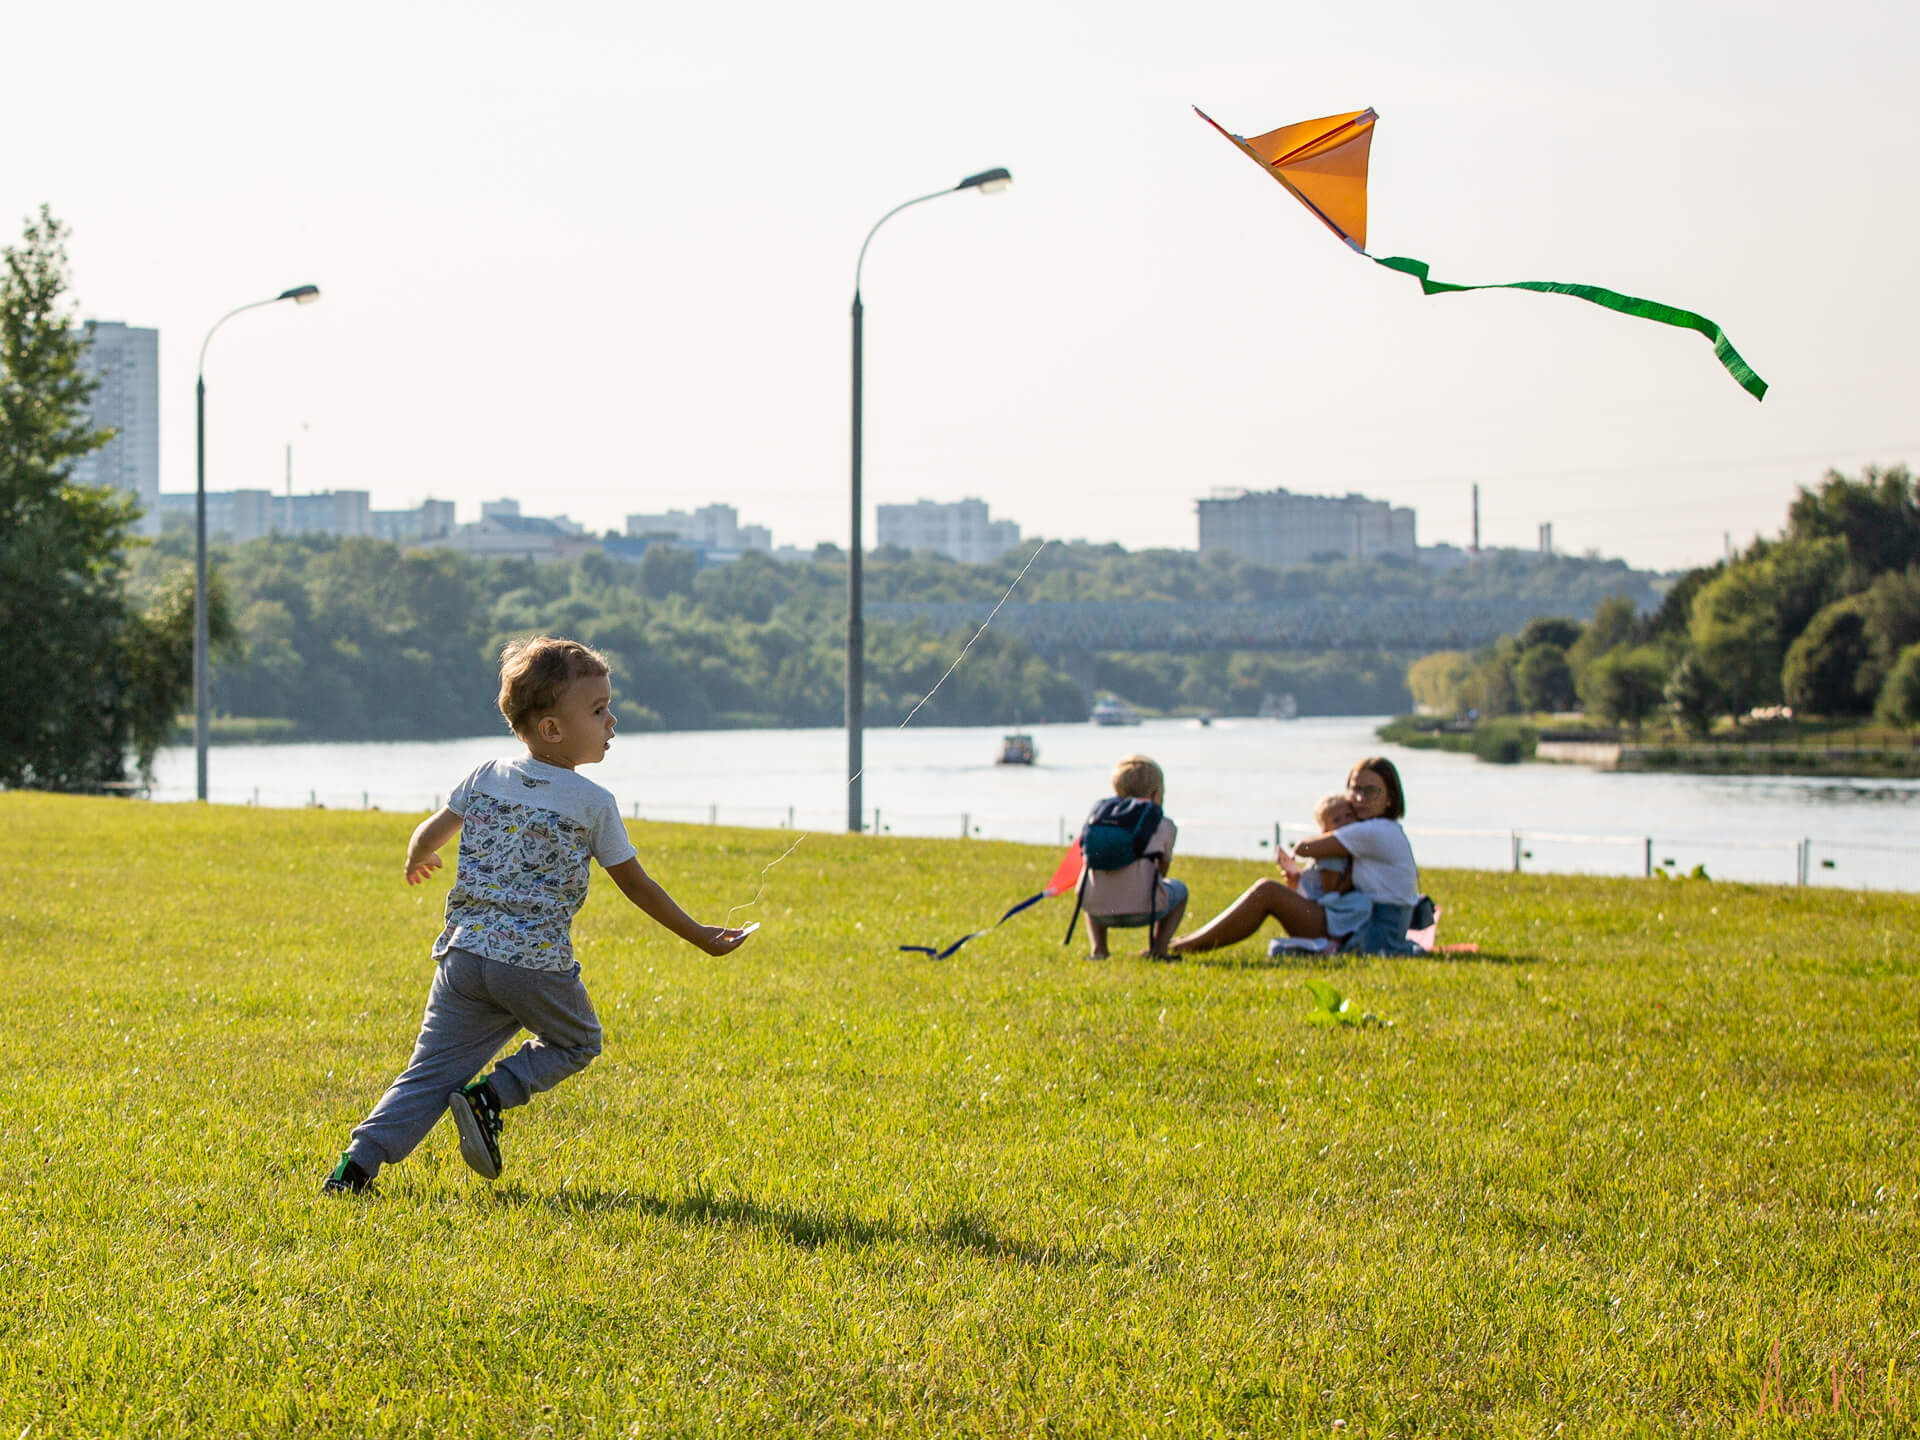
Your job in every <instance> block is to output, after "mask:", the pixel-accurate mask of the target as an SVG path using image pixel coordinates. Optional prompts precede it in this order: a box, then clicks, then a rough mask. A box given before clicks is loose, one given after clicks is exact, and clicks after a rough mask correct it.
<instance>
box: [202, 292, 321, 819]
mask: <svg viewBox="0 0 1920 1440" xmlns="http://www.w3.org/2000/svg"><path fill="white" fill-rule="evenodd" d="M319 298H320V287H319V286H318V285H296V286H294V287H293V288H292V289H291V290H282V291H281V292H280V293H279V294H278V295H276V296H274V297H273V298H272V299H271V300H255V301H252V302H250V303H248V304H246V305H242V306H240V307H239V309H236V310H229V311H228V312H227V313H226V314H224V315H222V316H221V317H220V318H219V319H218V320H216V321H214V322H213V330H209V331H207V338H206V339H205V340H202V341H201V342H200V365H199V369H198V370H197V371H196V372H195V378H194V382H193V450H194V455H193V491H194V494H193V763H194V777H195V781H194V794H195V796H196V797H197V798H199V799H201V800H204V799H206V798H207V732H208V730H209V729H210V728H211V725H212V718H213V685H212V674H211V670H210V667H209V662H208V654H207V652H208V642H207V346H209V345H211V344H212V343H213V336H214V331H215V330H218V329H219V328H220V327H221V326H222V325H224V324H226V323H227V321H229V320H231V319H232V318H233V317H234V316H236V315H238V314H240V313H241V311H243V310H258V309H259V308H260V307H261V306H262V305H277V304H279V303H280V302H281V301H282V300H291V301H293V303H294V304H296V305H311V304H312V303H313V302H314V301H316V300H318V299H319Z"/></svg>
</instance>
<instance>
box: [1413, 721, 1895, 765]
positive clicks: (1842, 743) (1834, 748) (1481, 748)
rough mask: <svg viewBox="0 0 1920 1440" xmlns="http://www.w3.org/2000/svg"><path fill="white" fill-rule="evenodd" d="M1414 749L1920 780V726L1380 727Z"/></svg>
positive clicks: (1492, 757) (1497, 757)
mask: <svg viewBox="0 0 1920 1440" xmlns="http://www.w3.org/2000/svg"><path fill="white" fill-rule="evenodd" d="M1376 733H1377V734H1378V735H1379V738H1380V739H1382V740H1387V741H1391V742H1392V743H1394V744H1397V745H1405V746H1407V747H1408V748H1410V749H1414V750H1446V751H1451V752H1454V753H1457V754H1466V755H1475V756H1478V757H1479V758H1480V759H1482V760H1485V761H1489V762H1492V763H1494V764H1509V765H1510V764H1516V763H1518V762H1520V761H1522V760H1540V761H1547V762H1550V763H1554V764H1561V765H1588V766H1592V767H1593V768H1595V769H1598V770H1617V771H1626V772H1634V773H1660V774H1687V775H1807V776H1821V777H1826V778H1833V779H1861V780H1887V779H1891V780H1910V779H1920V731H1916V732H1902V731H1885V730H1881V731H1866V730H1831V731H1822V730H1812V729H1808V730H1804V731H1799V732H1796V731H1793V730H1787V731H1785V732H1784V733H1783V732H1782V730H1781V729H1780V728H1779V727H1777V726H1776V727H1767V728H1761V727H1757V726H1756V727H1755V728H1754V729H1753V730H1751V731H1744V732H1726V733H1723V734H1720V735H1718V736H1714V737H1711V738H1708V739H1700V740H1697V739H1691V738H1687V737H1682V736H1678V735H1666V736H1654V737H1649V738H1645V739H1634V738H1631V737H1628V736H1622V735H1618V734H1613V733H1610V732H1607V731H1605V730H1586V729H1570V728H1567V727H1565V726H1564V725H1563V726H1559V727H1554V726H1552V725H1551V724H1545V725H1536V724H1532V723H1529V722H1528V721H1526V720H1524V719H1520V718H1517V717H1512V716H1503V717H1501V718H1499V719H1496V720H1490V721H1486V722H1484V723H1482V724H1479V725H1464V724H1460V723H1459V722H1455V721H1441V720H1438V719H1435V718H1433V717H1429V716H1419V715H1402V716H1399V717H1397V718H1395V719H1394V720H1391V721H1389V722H1388V723H1386V724H1385V725H1382V726H1380V728H1379V730H1378V731H1377V732H1376Z"/></svg>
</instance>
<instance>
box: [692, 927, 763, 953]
mask: <svg viewBox="0 0 1920 1440" xmlns="http://www.w3.org/2000/svg"><path fill="white" fill-rule="evenodd" d="M702 928H704V929H705V931H706V933H705V934H704V935H702V936H701V937H700V938H699V939H697V940H695V941H694V942H693V943H694V944H696V945H698V946H699V947H700V948H701V949H702V950H704V951H706V952H707V954H709V955H728V954H731V953H732V952H733V951H735V950H738V949H739V948H740V947H741V946H742V945H744V944H746V943H747V936H748V934H750V933H751V931H750V930H746V929H742V930H723V929H722V928H721V927H720V926H718V925H707V926H704V927H702ZM752 928H753V929H758V928H759V927H758V926H755V927H752Z"/></svg>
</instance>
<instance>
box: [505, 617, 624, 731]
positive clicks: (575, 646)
mask: <svg viewBox="0 0 1920 1440" xmlns="http://www.w3.org/2000/svg"><path fill="white" fill-rule="evenodd" d="M611 669H612V667H610V666H609V665H608V664H607V657H606V656H604V655H602V654H601V653H600V652H599V651H598V650H595V649H592V648H590V647H589V646H586V645H582V644H581V643H580V642H579V641H577V640H561V639H558V638H556V637H555V636H552V635H535V636H532V637H530V638H528V639H526V640H509V641H508V642H507V643H506V645H505V646H504V647H502V649H501V651H500V713H501V714H502V715H504V716H506V717H507V724H508V725H510V726H511V727H512V728H513V733H514V734H516V735H518V736H519V737H520V738H521V739H522V740H524V739H526V738H527V736H528V735H529V734H531V733H532V730H533V725H534V722H535V721H537V720H538V719H539V718H540V717H541V716H542V715H544V714H546V713H547V712H548V711H549V710H551V709H553V707H554V706H556V705H558V704H559V703H560V697H561V696H562V695H564V694H566V693H567V687H568V686H569V685H571V684H572V683H573V682H574V681H576V680H581V679H585V678H586V677H587V676H589V675H606V674H610V673H611Z"/></svg>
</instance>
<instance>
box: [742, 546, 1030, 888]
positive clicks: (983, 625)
mask: <svg viewBox="0 0 1920 1440" xmlns="http://www.w3.org/2000/svg"><path fill="white" fill-rule="evenodd" d="M1052 543H1053V542H1052V541H1051V540H1042V541H1041V542H1040V547H1039V549H1038V550H1035V551H1034V552H1033V554H1031V555H1029V556H1028V557H1027V563H1026V564H1025V565H1022V566H1021V567H1020V573H1019V574H1018V575H1016V576H1014V577H1013V584H1011V585H1009V586H1007V593H1006V594H1004V595H1002V596H1001V597H1000V601H999V604H996V605H995V606H994V607H993V609H991V610H989V611H988V612H987V618H986V619H984V620H982V621H981V622H980V628H979V629H977V630H975V631H974V632H973V635H972V638H970V639H969V640H968V641H967V643H966V644H965V645H963V646H961V647H960V653H959V654H958V655H957V656H955V657H954V661H953V664H951V665H949V666H948V667H947V671H946V675H942V676H941V677H940V678H939V679H938V680H936V681H934V683H933V689H931V690H929V691H927V693H926V694H925V695H923V696H921V697H920V704H919V705H915V706H914V707H913V709H911V710H909V711H908V712H907V719H906V720H902V721H901V722H900V723H899V725H897V726H896V727H895V728H896V729H899V730H904V729H906V728H907V721H908V720H911V719H913V717H914V716H916V715H918V714H919V713H920V710H921V707H922V706H924V705H925V704H926V703H927V701H929V700H931V699H933V697H934V696H935V695H937V694H939V692H940V687H941V686H942V685H944V684H946V683H947V676H948V675H951V674H953V672H954V671H956V670H958V669H959V668H960V662H961V661H962V660H965V659H966V658H967V652H968V651H969V650H971V649H973V642H974V641H975V640H978V639H979V638H980V637H981V636H982V635H983V634H985V633H986V629H987V627H988V626H989V625H991V624H993V617H994V616H996V615H998V614H999V613H1000V607H1001V606H1002V605H1005V604H1006V603H1007V601H1009V600H1010V599H1012V598H1013V592H1014V591H1015V590H1017V589H1019V588H1020V582H1021V581H1022V580H1024V579H1026V578H1027V571H1029V570H1031V569H1032V568H1033V562H1034V561H1036V560H1038V559H1039V558H1040V551H1041V550H1045V549H1046V548H1047V546H1049V545H1051V544H1052ZM866 773H867V767H866V766H865V765H864V764H863V765H862V766H861V767H860V768H859V769H858V770H856V771H854V772H853V774H851V775H849V776H848V777H847V788H848V789H852V788H853V782H854V781H856V780H858V779H859V778H860V777H861V776H862V775H864V774H866ZM812 833H813V832H812V831H811V830H809V831H806V832H804V833H803V834H802V835H801V836H800V839H798V840H796V841H794V842H793V844H791V845H789V846H788V847H787V848H786V849H785V850H783V851H781V852H780V854H778V855H776V856H775V857H774V858H773V859H772V860H770V861H768V862H767V865H766V867H765V869H762V870H761V872H760V884H759V886H758V887H757V888H756V889H755V890H754V892H753V898H752V899H751V900H748V901H746V902H744V903H743V904H739V905H736V906H734V907H733V909H732V910H729V911H727V913H726V917H725V918H727V919H729V920H731V919H732V918H733V916H734V914H735V912H737V911H740V910H750V909H752V908H753V907H754V906H755V905H758V904H759V903H760V897H761V896H762V895H763V894H765V893H766V889H767V871H768V870H771V869H773V867H774V866H775V865H778V864H779V863H780V862H781V861H782V860H784V859H786V858H787V856H789V855H791V854H793V852H794V851H796V850H798V849H799V848H800V846H801V843H802V842H803V841H805V840H806V839H807V837H808V836H809V835H811V834H812Z"/></svg>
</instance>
